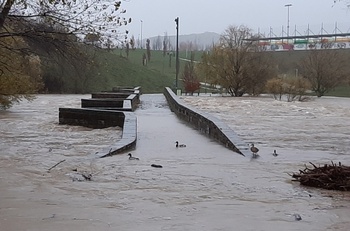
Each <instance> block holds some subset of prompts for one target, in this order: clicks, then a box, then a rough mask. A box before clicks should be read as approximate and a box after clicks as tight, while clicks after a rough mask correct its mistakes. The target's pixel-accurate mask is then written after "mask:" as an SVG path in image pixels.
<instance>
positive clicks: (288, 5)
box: [284, 4, 292, 39]
mask: <svg viewBox="0 0 350 231" xmlns="http://www.w3.org/2000/svg"><path fill="white" fill-rule="evenodd" d="M291 6H292V4H286V5H284V7H287V8H288V16H287V37H289V7H291ZM287 39H288V38H287Z"/></svg>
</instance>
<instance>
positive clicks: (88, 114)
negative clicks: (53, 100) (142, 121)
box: [59, 108, 137, 157]
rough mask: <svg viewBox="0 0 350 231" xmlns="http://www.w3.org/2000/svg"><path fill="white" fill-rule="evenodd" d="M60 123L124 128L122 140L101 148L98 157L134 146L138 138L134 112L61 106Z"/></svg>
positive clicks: (99, 127)
mask: <svg viewBox="0 0 350 231" xmlns="http://www.w3.org/2000/svg"><path fill="white" fill-rule="evenodd" d="M59 124H68V125H79V126H84V127H90V128H98V129H101V128H107V127H115V126H119V127H121V128H122V129H123V135H122V138H121V140H119V141H118V142H117V143H115V144H113V145H111V146H109V147H107V148H105V149H103V150H101V151H100V152H98V153H97V154H96V157H106V156H111V155H114V154H118V153H121V152H124V151H126V150H128V149H130V148H134V147H135V145H136V138H137V118H136V116H135V115H134V113H131V112H122V111H113V110H97V109H88V108H60V109H59Z"/></svg>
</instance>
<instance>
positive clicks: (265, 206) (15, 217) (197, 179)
mask: <svg viewBox="0 0 350 231" xmlns="http://www.w3.org/2000/svg"><path fill="white" fill-rule="evenodd" d="M89 97H90V95H38V97H37V99H36V100H34V101H33V102H23V103H21V104H20V105H15V106H14V107H13V108H11V109H10V110H8V111H1V112H0V131H1V133H0V147H1V149H0V227H1V228H0V230H1V231H3V230H4V231H8V230H16V231H21V230H26V231H34V230H35V231H37V230H53V231H56V230H57V231H64V230H74V229H75V230H85V231H87V230H152V231H154V230H181V231H182V230H191V231H192V230H208V231H209V230H349V229H350V213H349V208H350V195H349V193H347V192H335V191H326V190H321V189H314V188H307V187H302V186H300V185H299V184H298V183H297V182H292V181H291V177H290V175H289V174H290V173H293V172H297V171H298V170H299V169H303V168H304V164H308V162H312V163H315V164H325V163H330V161H331V160H333V161H336V162H338V161H341V162H342V163H343V164H345V165H346V164H348V165H349V163H350V156H349V155H350V130H349V129H348V128H349V127H350V120H349V116H350V100H349V99H343V98H326V97H324V98H321V99H316V100H313V101H310V102H303V103H299V102H295V103H287V102H280V101H274V100H272V99H270V98H239V99H236V98H231V97H214V96H211V97H209V96H200V97H181V98H182V99H183V100H184V101H185V102H186V103H188V104H190V105H192V106H193V107H196V108H199V109H201V110H203V111H206V112H209V113H211V114H213V115H214V116H216V117H218V118H220V119H222V120H223V121H225V122H226V123H227V124H228V125H229V126H230V127H231V128H232V129H233V130H234V131H235V132H236V133H237V134H238V135H239V136H240V138H241V139H242V140H243V141H245V142H247V144H248V143H252V142H254V144H255V145H256V146H257V147H258V148H259V149H260V152H259V154H260V157H259V158H256V159H251V158H249V157H243V156H241V155H238V154H236V153H234V152H232V151H230V150H228V149H226V148H224V147H222V146H221V145H219V144H217V143H216V142H214V141H212V140H210V139H209V138H207V137H205V136H203V135H202V134H200V133H199V132H198V131H196V130H194V129H192V128H191V127H189V126H187V125H186V124H184V123H183V122H182V121H180V120H179V119H178V118H177V117H176V116H175V115H174V114H173V113H172V112H171V111H170V110H169V108H168V106H167V103H166V100H165V98H164V96H163V95H157V94H156V95H142V96H141V105H140V107H139V109H138V110H137V111H136V112H135V113H136V115H137V118H138V140H137V146H136V149H135V150H132V151H131V153H132V154H133V156H136V157H138V158H140V160H138V161H137V160H135V161H132V160H129V159H128V157H127V155H126V154H127V153H125V154H120V155H116V156H113V157H109V158H104V159H97V158H95V157H94V153H96V152H98V151H99V150H101V149H104V148H106V147H108V146H109V145H110V144H112V143H113V142H116V141H117V140H119V139H120V137H121V132H122V131H121V129H120V128H118V127H114V128H107V129H89V128H84V127H78V126H67V125H59V124H58V108H59V107H80V99H81V98H89ZM175 141H179V142H180V143H185V144H186V145H187V147H186V148H175ZM274 149H276V150H277V152H278V153H279V156H277V157H274V156H273V155H272V152H273V150H274ZM57 163H59V164H58V165H57V166H56V167H54V168H52V167H53V166H55V164H57ZM151 164H158V165H162V166H163V168H152V167H151ZM50 168H52V169H51V170H50V171H48V170H49V169H50ZM88 174H91V176H92V177H91V181H84V177H82V175H85V176H86V175H88ZM294 214H299V215H300V216H301V218H302V220H300V221H296V220H295V217H294Z"/></svg>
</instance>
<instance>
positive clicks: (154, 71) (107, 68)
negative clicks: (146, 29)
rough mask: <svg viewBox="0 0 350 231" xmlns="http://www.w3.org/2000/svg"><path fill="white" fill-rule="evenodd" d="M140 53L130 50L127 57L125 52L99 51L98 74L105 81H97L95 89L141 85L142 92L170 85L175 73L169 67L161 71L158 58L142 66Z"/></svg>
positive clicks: (154, 90)
mask: <svg viewBox="0 0 350 231" xmlns="http://www.w3.org/2000/svg"><path fill="white" fill-rule="evenodd" d="M141 53H142V51H136V50H135V51H130V53H129V58H128V59H127V58H126V55H125V52H124V53H120V51H114V52H109V53H108V52H101V53H100V54H99V62H100V68H99V70H100V73H99V75H101V76H105V78H104V79H105V81H102V82H101V83H98V82H97V83H96V86H95V88H96V90H109V89H111V88H112V87H114V86H141V87H142V92H144V93H160V92H163V90H164V87H165V86H172V84H173V80H174V79H175V74H174V76H171V70H170V68H163V69H164V70H163V71H162V68H161V67H160V65H161V61H162V60H160V59H157V60H155V61H154V62H152V61H151V62H150V63H149V64H148V65H147V66H143V65H142V56H141ZM142 54H143V53H142ZM174 72H175V71H174Z"/></svg>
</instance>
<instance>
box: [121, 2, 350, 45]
mask: <svg viewBox="0 0 350 231" xmlns="http://www.w3.org/2000/svg"><path fill="white" fill-rule="evenodd" d="M286 4H292V6H291V7H289V21H290V23H289V25H290V34H294V31H295V25H297V31H298V32H299V33H303V32H304V31H306V30H307V26H308V24H309V25H310V28H311V30H312V32H313V33H315V34H317V33H318V32H320V31H321V26H322V23H323V25H324V28H325V29H326V31H327V32H329V33H331V32H332V30H333V29H334V27H335V23H336V22H337V24H338V27H339V28H340V30H341V32H350V9H347V7H346V4H345V3H344V2H340V3H336V4H334V3H333V0H265V1H262V0H216V1H208V0H127V1H124V2H123V3H122V7H123V8H125V9H126V10H127V16H128V17H131V18H132V20H133V21H132V23H131V24H130V25H128V27H127V29H129V31H130V35H134V37H135V38H140V37H141V36H140V34H141V27H142V38H143V39H145V38H148V37H153V36H157V35H164V33H165V32H167V34H168V35H174V34H176V29H175V21H174V20H175V18H176V17H179V18H180V27H179V28H180V31H179V33H180V35H181V34H192V33H202V32H217V33H219V34H221V33H222V32H224V30H225V29H226V28H227V27H228V26H229V25H241V24H244V25H246V26H248V27H250V28H251V29H253V30H254V31H255V32H257V31H258V29H259V30H260V32H265V33H268V32H269V31H270V29H269V28H270V27H272V28H273V33H274V34H276V35H281V34H282V32H281V31H282V26H283V27H284V30H285V31H287V21H288V7H285V5H286ZM141 20H142V23H141ZM141 24H142V26H141Z"/></svg>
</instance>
